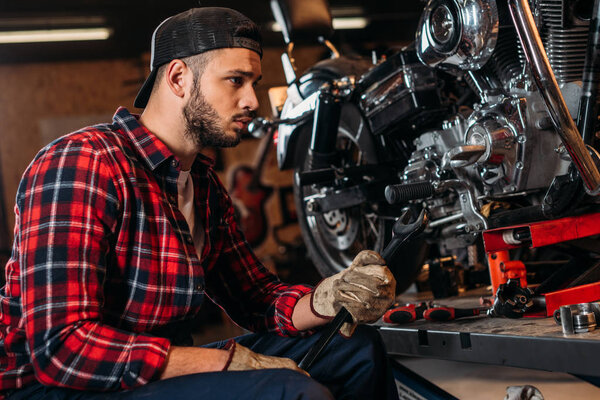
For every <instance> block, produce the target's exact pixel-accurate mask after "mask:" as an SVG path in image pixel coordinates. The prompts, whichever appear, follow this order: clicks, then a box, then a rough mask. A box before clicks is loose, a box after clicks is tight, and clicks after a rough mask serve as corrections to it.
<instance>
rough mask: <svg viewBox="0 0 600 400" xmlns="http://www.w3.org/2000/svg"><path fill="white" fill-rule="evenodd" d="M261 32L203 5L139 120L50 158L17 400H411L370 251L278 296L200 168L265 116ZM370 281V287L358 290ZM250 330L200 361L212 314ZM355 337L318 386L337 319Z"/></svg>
mask: <svg viewBox="0 0 600 400" xmlns="http://www.w3.org/2000/svg"><path fill="white" fill-rule="evenodd" d="M261 57H262V47H261V40H260V36H259V33H258V28H257V26H256V25H255V24H254V23H253V22H252V21H250V20H249V19H248V18H246V17H245V16H244V15H242V14H240V13H239V12H237V11H234V10H231V9H226V8H197V9H192V10H189V11H186V12H183V13H181V14H177V15H175V16H173V17H171V18H168V19H167V20H165V21H163V22H162V23H161V24H160V25H159V26H158V28H157V29H156V30H155V32H154V34H153V36H152V53H151V73H150V75H149V77H148V79H147V80H146V82H145V83H144V86H143V87H142V89H141V90H140V92H139V94H138V96H137V98H136V100H135V105H136V106H137V107H140V108H143V109H144V110H143V112H142V114H141V115H133V114H131V113H130V112H129V111H128V110H126V109H124V108H119V109H118V110H117V112H116V114H115V115H114V119H113V122H112V123H111V124H103V125H96V126H91V127H86V128H84V129H82V130H80V131H77V132H74V133H71V134H68V135H66V136H64V137H62V138H60V139H58V140H56V141H54V142H53V143H51V144H49V145H48V146H46V147H45V148H44V149H42V150H41V151H40V152H39V153H38V155H37V156H36V157H35V159H34V160H33V161H32V163H31V164H30V166H29V167H28V168H27V170H26V171H25V173H24V175H23V179H22V181H21V184H20V186H19V191H18V194H17V201H16V207H15V212H16V227H15V233H16V234H15V241H14V247H13V253H12V257H11V259H10V261H9V262H8V264H7V265H6V281H7V283H6V286H5V287H4V288H2V291H1V292H0V338H1V339H2V342H1V343H0V390H1V393H2V395H3V396H5V397H6V398H8V399H11V400H13V399H29V400H31V399H43V398H52V399H74V398H76V399H100V398H102V399H104V398H110V399H137V398H157V399H169V400H173V399H324V398H325V399H326V398H333V396H335V397H337V398H361V399H384V398H397V394H396V393H395V390H394V382H393V379H392V378H391V372H390V369H389V365H388V363H387V361H386V355H385V350H384V348H383V345H382V343H381V340H380V338H379V336H378V334H377V332H376V331H375V330H374V329H373V328H371V327H369V326H365V325H362V326H358V327H357V325H358V324H360V323H364V322H372V321H373V320H375V319H377V318H379V317H380V316H381V315H382V314H383V312H384V311H385V309H386V308H387V307H389V305H390V304H391V302H392V301H393V297H394V286H395V281H394V278H393V276H392V275H391V273H390V271H389V270H388V269H387V267H386V266H385V263H384V262H383V260H382V259H381V257H380V256H379V255H378V254H377V253H374V252H368V251H366V252H363V253H360V254H359V255H358V256H357V257H356V259H355V260H354V262H353V263H352V265H351V266H350V267H349V268H348V269H347V270H345V271H343V272H341V273H340V274H337V275H334V276H332V277H329V278H326V279H324V280H323V281H322V282H321V283H320V284H319V285H318V286H317V288H312V287H310V286H307V285H288V284H285V283H283V282H281V281H280V280H279V279H278V278H277V277H276V276H275V275H273V274H271V273H269V272H268V270H267V269H265V267H264V266H263V265H262V264H261V263H260V261H259V260H258V259H257V258H256V256H255V255H254V253H253V252H252V250H251V248H250V247H249V245H248V244H247V242H246V241H245V239H244V236H243V234H242V233H241V232H240V230H239V229H238V226H237V224H236V221H235V218H234V212H233V208H232V204H231V200H230V198H229V196H228V195H227V193H226V191H225V189H224V188H223V185H222V184H221V182H220V181H219V179H218V177H217V175H216V174H215V172H214V171H213V169H212V162H211V160H210V159H208V158H206V157H204V156H203V155H202V154H200V151H201V150H202V149H203V148H204V147H206V146H220V147H228V146H234V145H236V144H237V143H238V142H239V141H240V135H241V133H243V132H244V131H245V130H246V128H247V126H248V123H249V122H250V121H251V120H252V118H253V117H254V116H255V114H256V110H257V108H258V101H257V98H256V94H255V86H256V84H257V82H258V81H259V80H260V78H261ZM356 282H359V283H356ZM207 298H208V299H210V300H211V301H213V302H215V303H216V304H218V305H219V306H220V307H222V308H223V309H224V310H225V311H226V312H227V313H228V315H229V316H230V317H231V318H232V319H233V320H234V321H235V322H236V323H237V324H239V325H240V326H242V327H244V328H246V329H248V330H249V331H251V332H253V333H250V334H248V335H245V336H242V337H239V338H235V339H231V340H229V341H223V342H220V343H214V344H211V345H207V346H202V347H198V346H193V343H192V341H191V336H190V333H191V332H190V328H189V324H188V323H187V322H189V321H190V320H193V319H194V317H195V316H196V315H197V313H198V311H199V309H200V306H201V304H202V302H203V301H205V300H206V299H207ZM342 306H343V307H346V308H347V309H348V310H349V311H350V313H351V314H352V316H353V318H354V320H353V323H348V324H346V326H344V327H343V328H342V330H341V334H340V335H338V336H337V337H336V338H335V339H334V340H333V341H332V342H331V343H330V345H329V346H328V347H327V349H326V350H325V352H324V353H323V355H322V356H321V357H320V358H319V359H318V360H317V362H315V363H314V365H313V366H312V367H311V368H310V369H309V370H308V371H302V370H301V369H300V368H298V365H297V362H298V361H299V360H300V359H301V358H302V357H303V356H304V354H306V352H307V351H308V349H309V348H310V347H311V346H312V344H314V342H315V341H316V340H317V339H318V337H319V329H318V328H319V327H320V326H322V325H324V324H326V323H327V322H328V321H329V320H331V318H332V317H333V316H334V315H335V313H336V312H337V311H339V310H340V308H341V307H342Z"/></svg>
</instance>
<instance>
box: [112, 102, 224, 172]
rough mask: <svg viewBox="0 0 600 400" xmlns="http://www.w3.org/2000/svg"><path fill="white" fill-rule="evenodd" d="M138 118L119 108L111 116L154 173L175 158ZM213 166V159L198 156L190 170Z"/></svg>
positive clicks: (201, 155)
mask: <svg viewBox="0 0 600 400" xmlns="http://www.w3.org/2000/svg"><path fill="white" fill-rule="evenodd" d="M139 117H140V116H139V115H138V114H131V113H130V112H129V110H127V109H126V108H125V107H119V108H118V109H117V111H116V112H115V115H114V116H113V123H114V124H116V125H117V126H118V127H119V128H120V130H122V131H123V132H125V133H126V134H127V135H128V136H129V138H130V139H131V141H132V143H133V144H134V146H135V149H136V150H137V152H138V154H139V155H140V156H141V158H142V159H143V160H144V161H145V162H146V164H148V166H149V167H150V169H151V170H153V171H154V170H155V169H156V168H158V167H159V166H160V165H161V164H162V163H163V162H165V161H166V160H167V159H168V158H170V157H174V158H176V157H175V155H174V154H173V152H172V151H171V150H169V148H168V147H167V146H166V145H165V144H164V143H163V142H162V141H161V140H160V139H159V138H158V137H156V135H154V134H153V133H152V132H150V131H149V130H148V129H147V128H146V127H145V126H144V125H142V124H140V122H139ZM214 164H215V162H214V160H213V159H211V158H209V157H206V156H205V155H203V154H198V155H197V156H196V159H195V161H194V164H193V166H192V168H196V167H201V166H203V167H204V168H207V167H208V168H212V167H213V166H214Z"/></svg>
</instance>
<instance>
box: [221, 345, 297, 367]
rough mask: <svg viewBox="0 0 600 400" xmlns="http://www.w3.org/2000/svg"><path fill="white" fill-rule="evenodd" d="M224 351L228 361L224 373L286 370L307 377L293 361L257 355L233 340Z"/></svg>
mask: <svg viewBox="0 0 600 400" xmlns="http://www.w3.org/2000/svg"><path fill="white" fill-rule="evenodd" d="M226 349H228V350H229V361H228V363H227V364H226V365H225V368H224V371H247V370H252V369H269V368H287V369H291V370H294V371H298V372H300V373H303V374H305V375H308V372H306V371H304V370H302V369H300V368H298V364H296V363H295V362H294V360H291V359H289V358H283V357H273V356H265V355H263V354H258V353H255V352H253V351H252V350H250V349H248V348H247V347H244V346H242V345H241V344H239V343H236V342H235V341H234V340H231V341H230V342H229V343H227V346H226Z"/></svg>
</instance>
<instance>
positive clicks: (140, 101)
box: [133, 68, 158, 108]
mask: <svg viewBox="0 0 600 400" xmlns="http://www.w3.org/2000/svg"><path fill="white" fill-rule="evenodd" d="M157 70H158V68H154V69H153V70H152V71H151V72H150V75H148V78H146V82H144V85H142V88H141V89H140V91H139V92H138V94H137V96H136V97H135V101H134V102H133V105H134V106H135V107H137V108H145V107H146V104H148V100H149V99H150V93H152V88H153V87H154V80H155V79H156V71H157Z"/></svg>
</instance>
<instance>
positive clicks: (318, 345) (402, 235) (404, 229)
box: [298, 209, 429, 371]
mask: <svg viewBox="0 0 600 400" xmlns="http://www.w3.org/2000/svg"><path fill="white" fill-rule="evenodd" d="M409 219H410V212H409V211H407V212H404V213H403V214H402V216H401V217H400V218H399V219H398V220H397V221H396V223H395V224H394V227H393V228H392V230H393V232H394V236H393V237H392V240H391V241H390V243H388V245H387V246H386V247H385V249H384V250H383V252H382V253H381V257H383V259H384V260H385V261H386V262H389V261H391V259H392V257H393V256H394V254H395V253H396V251H397V250H398V248H399V247H400V246H401V245H402V244H403V243H405V242H407V241H408V240H410V239H412V238H413V237H415V236H416V235H418V234H419V233H421V232H423V230H425V228H426V227H427V224H428V223H429V215H428V214H427V211H425V209H423V210H422V211H421V214H419V217H418V218H417V219H416V220H415V221H414V222H413V223H408V220H409ZM344 322H352V316H351V315H350V313H349V312H348V310H346V308H345V307H342V308H341V309H340V311H339V312H338V313H337V315H336V316H335V318H334V319H333V320H332V321H331V322H330V323H329V325H327V327H325V329H323V333H322V334H321V337H320V338H319V339H318V340H317V341H316V342H315V344H314V345H313V346H312V347H311V348H310V350H308V353H306V355H305V356H304V358H303V359H302V361H300V363H299V364H298V367H300V368H301V369H303V370H305V371H306V370H308V368H310V367H311V366H312V364H313V362H314V361H315V360H316V359H317V357H318V356H319V354H321V351H323V349H324V348H325V347H327V345H328V344H329V342H330V341H331V339H333V336H334V335H335V334H336V332H337V331H339V330H340V328H341V327H342V325H343V324H344Z"/></svg>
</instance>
